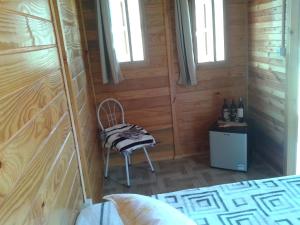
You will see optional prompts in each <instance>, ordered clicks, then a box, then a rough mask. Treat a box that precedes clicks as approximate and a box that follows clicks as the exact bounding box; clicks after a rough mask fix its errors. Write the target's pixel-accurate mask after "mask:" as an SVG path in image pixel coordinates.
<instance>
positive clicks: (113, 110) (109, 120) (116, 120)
mask: <svg viewBox="0 0 300 225" xmlns="http://www.w3.org/2000/svg"><path fill="white" fill-rule="evenodd" d="M97 119H98V124H99V126H100V128H101V130H104V129H105V128H108V127H112V126H114V125H117V124H121V123H125V119H124V109H123V106H122V105H121V103H120V102H119V101H117V100H116V99H114V98H107V99H105V100H103V101H102V102H101V103H100V105H99V106H98V109H97Z"/></svg>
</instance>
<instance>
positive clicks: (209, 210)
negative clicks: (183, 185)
mask: <svg viewBox="0 0 300 225" xmlns="http://www.w3.org/2000/svg"><path fill="white" fill-rule="evenodd" d="M153 197H155V198H157V199H159V200H162V201H164V202H167V203H169V204H170V205H172V206H174V207H175V208H177V209H179V210H180V211H182V212H183V213H184V214H186V215H188V216H189V217H190V218H191V219H193V220H194V221H195V222H196V223H197V224H198V225H250V224H251V225H273V224H274V225H275V224H276V225H288V224H300V176H287V177H278V178H272V179H263V180H252V181H243V182H238V183H231V184H223V185H217V186H211V187H206V188H194V189H189V190H182V191H177V192H172V193H165V194H158V195H154V196H153Z"/></svg>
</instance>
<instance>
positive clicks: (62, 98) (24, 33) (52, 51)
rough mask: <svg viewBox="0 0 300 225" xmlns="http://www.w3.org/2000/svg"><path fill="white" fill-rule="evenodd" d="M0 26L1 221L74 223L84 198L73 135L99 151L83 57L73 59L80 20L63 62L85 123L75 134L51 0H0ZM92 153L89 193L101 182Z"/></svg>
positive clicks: (80, 119) (7, 224)
mask: <svg viewBox="0 0 300 225" xmlns="http://www.w3.org/2000/svg"><path fill="white" fill-rule="evenodd" d="M68 4H73V2H72V3H71V2H70V1H68ZM68 6H69V5H68ZM52 9H53V8H52ZM70 14H71V13H70ZM70 14H68V15H70ZM72 16H73V15H72V14H71V17H72ZM70 22H71V24H70V25H72V22H74V19H73V20H72V19H70ZM74 23H76V22H74ZM0 28H1V29H0V112H1V116H0V224H1V225H11V224H15V225H19V224H28V225H35V224H36V225H40V224H53V225H57V224H74V220H75V218H76V216H77V213H78V212H79V209H80V206H81V204H82V203H83V190H82V186H81V180H80V172H79V169H78V165H79V163H78V161H77V154H76V153H77V150H76V142H77V140H76V136H77V137H78V135H82V138H83V139H85V138H86V140H84V141H88V142H89V144H90V146H89V147H86V146H87V143H83V144H82V146H83V149H84V151H86V156H87V158H89V159H91V158H96V157H98V156H97V155H96V154H97V153H96V150H97V149H96V146H97V142H96V132H95V122H94V118H95V114H94V111H93V110H94V108H93V104H92V103H91V102H92V101H93V99H91V97H88V96H89V95H88V94H86V92H87V90H88V89H89V86H88V84H87V82H86V81H85V80H86V76H85V70H84V69H83V66H82V65H83V63H82V64H79V63H77V64H76V67H75V68H74V67H72V65H71V61H72V60H73V58H74V59H78V58H76V57H75V56H80V55H81V53H80V51H81V46H80V38H79V35H78V32H77V33H76V29H78V27H77V26H76V27H75V28H72V29H73V31H72V32H74V38H76V39H75V40H74V39H72V40H74V42H73V43H71V46H70V48H71V49H73V48H74V54H73V53H72V54H71V55H72V56H73V58H72V57H70V58H68V59H71V58H72V59H71V60H70V61H68V63H70V65H71V66H70V68H74V69H76V72H74V73H72V74H74V76H73V80H72V82H73V84H74V90H76V91H77V92H76V93H78V95H76V97H77V96H78V98H77V99H76V102H78V114H77V115H78V123H79V124H80V128H81V129H85V133H84V131H82V130H81V133H80V134H77V131H76V130H75V129H74V127H73V126H72V125H73V123H72V120H74V119H76V117H75V116H74V115H73V114H74V112H72V107H71V105H70V101H68V99H69V98H68V96H69V93H68V88H67V86H68V84H67V82H66V81H67V79H66V78H67V77H66V69H65V68H64V66H65V65H64V63H63V58H62V57H61V56H62V54H61V51H59V47H61V46H60V45H57V40H56V38H57V36H56V35H55V31H56V29H55V28H56V26H55V20H53V17H52V13H51V7H50V4H49V1H48V0H31V1H25V0H15V1H5V0H0ZM78 61H80V59H78ZM72 62H73V61H72ZM72 87H73V86H72ZM72 90H73V89H72ZM88 99H90V100H88ZM71 103H72V104H74V102H72V101H71ZM72 118H73V119H72ZM74 131H76V132H74ZM87 131H88V132H87ZM92 132H94V133H93V134H92ZM83 135H84V136H83ZM91 155H93V156H91ZM96 159H97V158H96ZM96 159H93V160H90V162H91V161H95V160H96ZM97 160H98V161H97V164H96V163H95V162H93V163H92V164H90V163H89V164H88V165H89V173H88V175H89V178H90V180H93V181H95V183H93V184H91V182H90V184H91V185H90V187H91V194H90V196H88V197H94V198H96V199H97V196H99V194H100V193H95V192H97V190H100V189H101V188H100V187H101V186H100V181H99V180H97V179H96V178H97V177H98V175H97V176H96V175H95V173H96V172H95V171H94V170H95V169H94V168H101V160H100V159H99V158H98V159H97ZM96 182H97V183H96ZM93 185H94V186H93ZM96 185H98V186H97V187H96ZM95 196H96V197H95Z"/></svg>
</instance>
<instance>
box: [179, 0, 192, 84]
mask: <svg viewBox="0 0 300 225" xmlns="http://www.w3.org/2000/svg"><path fill="white" fill-rule="evenodd" d="M175 26H176V40H177V51H178V59H179V69H180V77H179V84H182V85H185V86H192V85H197V74H196V63H195V57H194V51H193V37H192V28H191V27H192V26H191V19H190V7H189V1H188V0H175Z"/></svg>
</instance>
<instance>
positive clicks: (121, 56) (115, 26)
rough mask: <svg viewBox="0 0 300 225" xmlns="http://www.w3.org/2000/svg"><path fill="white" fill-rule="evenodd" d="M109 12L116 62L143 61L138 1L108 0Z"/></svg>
mask: <svg viewBox="0 0 300 225" xmlns="http://www.w3.org/2000/svg"><path fill="white" fill-rule="evenodd" d="M110 11H111V22H112V32H113V36H114V47H115V51H116V56H117V59H118V61H119V62H134V61H142V60H144V48H143V37H142V28H141V16H140V5H139V0H110Z"/></svg>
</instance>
